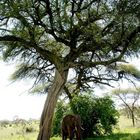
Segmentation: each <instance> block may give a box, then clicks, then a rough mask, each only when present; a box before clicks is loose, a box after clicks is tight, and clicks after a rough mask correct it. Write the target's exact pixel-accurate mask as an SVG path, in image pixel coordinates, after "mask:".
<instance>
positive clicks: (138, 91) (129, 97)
mask: <svg viewBox="0 0 140 140" xmlns="http://www.w3.org/2000/svg"><path fill="white" fill-rule="evenodd" d="M112 94H113V95H114V96H115V97H118V99H119V100H120V101H121V102H122V103H123V105H124V106H125V108H126V109H128V111H129V114H130V117H131V120H132V124H133V126H135V118H136V117H135V115H136V108H137V103H138V101H139V99H140V88H127V89H115V90H113V91H112Z"/></svg>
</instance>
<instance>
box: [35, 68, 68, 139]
mask: <svg viewBox="0 0 140 140" xmlns="http://www.w3.org/2000/svg"><path fill="white" fill-rule="evenodd" d="M67 75H68V71H63V72H61V74H60V73H59V72H58V71H57V70H56V72H55V78H54V82H53V84H52V87H51V88H50V90H49V92H48V94H47V99H46V101H45V105H44V109H43V112H42V116H41V120H40V130H39V135H38V139H37V140H49V139H50V137H51V126H52V118H53V114H54V110H55V107H56V103H57V99H58V97H59V95H60V94H61V93H62V90H63V88H64V85H65V83H66V80H67Z"/></svg>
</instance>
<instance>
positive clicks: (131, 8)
mask: <svg viewBox="0 0 140 140" xmlns="http://www.w3.org/2000/svg"><path fill="white" fill-rule="evenodd" d="M139 35H140V1H139V0H133V1H132V0H118V1H116V0H79V1H78V0H77V1H76V0H63V1H62V0H1V1H0V52H1V54H2V55H3V59H4V60H5V61H11V62H13V63H17V64H18V67H17V71H16V72H15V73H14V75H13V79H14V80H15V79H22V78H28V77H30V78H33V79H35V82H34V85H39V84H42V85H43V86H45V87H46V86H49V89H47V88H45V89H46V90H45V91H46V92H47V99H46V102H45V105H44V109H43V112H42V116H41V120H40V131H39V135H38V140H46V139H47V140H49V139H50V136H51V129H50V128H51V125H52V118H53V114H54V110H55V106H56V102H57V100H58V98H59V96H60V95H61V93H62V92H63V91H64V92H65V93H66V94H67V95H68V96H69V98H72V94H71V93H73V94H76V93H79V90H87V89H89V88H90V87H92V88H93V87H94V86H95V85H96V84H103V85H110V86H111V83H110V82H111V81H118V80H119V79H121V78H123V75H124V73H125V72H124V71H122V70H121V71H120V70H118V69H116V66H118V62H121V63H124V62H125V60H126V58H128V57H129V56H130V57H132V56H138V53H139V50H140V38H139ZM71 69H72V70H73V73H74V74H73V77H72V79H70V80H67V77H68V74H69V71H70V70H71ZM137 76H139V75H135V77H137ZM71 84H72V87H73V88H71V86H70V85H71ZM39 86H40V85H39ZM72 91H73V92H72Z"/></svg>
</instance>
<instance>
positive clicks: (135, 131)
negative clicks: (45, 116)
mask: <svg viewBox="0 0 140 140" xmlns="http://www.w3.org/2000/svg"><path fill="white" fill-rule="evenodd" d="M38 125H39V123H34V122H32V123H31V124H26V125H25V124H24V125H23V124H22V125H21V124H19V125H7V126H1V127H0V140H36V139H37V135H38ZM138 126H140V124H139V122H137V126H136V127H135V128H133V127H132V123H131V120H129V119H126V118H125V117H120V121H119V124H118V126H116V129H114V134H113V135H110V136H102V137H96V138H88V139H87V140H140V127H138ZM51 140H61V138H60V137H53V138H51Z"/></svg>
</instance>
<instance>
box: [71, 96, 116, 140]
mask: <svg viewBox="0 0 140 140" xmlns="http://www.w3.org/2000/svg"><path fill="white" fill-rule="evenodd" d="M71 108H72V110H73V112H74V113H75V114H79V115H80V116H81V120H82V124H83V128H84V129H85V130H84V132H83V137H84V138H85V137H93V136H95V135H96V136H97V135H104V134H111V133H112V128H113V126H114V125H116V124H117V118H118V112H117V110H116V109H115V106H114V103H113V101H112V100H111V99H110V98H109V97H103V98H95V97H91V96H78V97H74V98H73V100H72V102H71Z"/></svg>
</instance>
